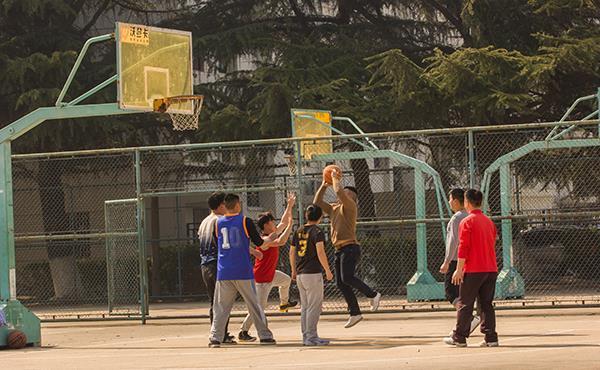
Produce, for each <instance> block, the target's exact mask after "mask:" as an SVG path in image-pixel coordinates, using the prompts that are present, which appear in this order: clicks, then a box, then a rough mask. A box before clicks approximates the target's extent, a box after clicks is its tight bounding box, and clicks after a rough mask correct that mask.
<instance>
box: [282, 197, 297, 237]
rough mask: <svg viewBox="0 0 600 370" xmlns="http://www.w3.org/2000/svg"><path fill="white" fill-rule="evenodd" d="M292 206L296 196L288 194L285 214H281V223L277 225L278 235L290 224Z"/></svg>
mask: <svg viewBox="0 0 600 370" xmlns="http://www.w3.org/2000/svg"><path fill="white" fill-rule="evenodd" d="M294 204H296V194H294V193H290V194H289V195H288V199H287V206H286V207H285V212H283V216H281V222H280V223H279V225H277V232H278V233H282V232H283V231H284V230H285V228H286V227H287V226H288V225H290V224H291V223H292V210H293V209H294Z"/></svg>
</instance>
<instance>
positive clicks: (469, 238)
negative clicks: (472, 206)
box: [458, 209, 498, 273]
mask: <svg viewBox="0 0 600 370" xmlns="http://www.w3.org/2000/svg"><path fill="white" fill-rule="evenodd" d="M458 237H459V240H460V242H459V245H458V258H464V259H465V269H464V271H465V273H467V272H498V265H497V264H496V225H494V223H493V222H492V220H490V219H489V218H488V217H487V216H486V215H484V214H483V213H482V212H481V210H479V209H476V210H473V211H471V213H470V214H469V215H468V216H467V217H465V219H464V220H462V221H461V223H460V226H459V228H458Z"/></svg>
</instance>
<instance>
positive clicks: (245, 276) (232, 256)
mask: <svg viewBox="0 0 600 370" xmlns="http://www.w3.org/2000/svg"><path fill="white" fill-rule="evenodd" d="M245 219H246V217H244V216H243V215H241V214H238V215H233V216H225V217H220V218H219V220H218V221H217V236H218V246H219V258H218V259H217V280H254V274H253V272H252V261H251V260H250V237H249V236H248V231H247V229H246V224H245V222H246V220H245Z"/></svg>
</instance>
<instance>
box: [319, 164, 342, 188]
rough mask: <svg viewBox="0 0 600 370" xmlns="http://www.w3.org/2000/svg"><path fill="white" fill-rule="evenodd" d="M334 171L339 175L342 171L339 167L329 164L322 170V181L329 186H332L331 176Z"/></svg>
mask: <svg viewBox="0 0 600 370" xmlns="http://www.w3.org/2000/svg"><path fill="white" fill-rule="evenodd" d="M334 170H335V171H336V172H337V173H339V174H340V175H341V174H342V169H341V168H340V167H339V166H336V165H335V164H330V165H329V166H327V167H325V168H324V169H323V181H325V182H326V183H328V184H329V185H331V184H333V179H332V176H331V175H332V172H333V171H334Z"/></svg>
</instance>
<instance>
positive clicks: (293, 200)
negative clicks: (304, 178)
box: [287, 193, 296, 208]
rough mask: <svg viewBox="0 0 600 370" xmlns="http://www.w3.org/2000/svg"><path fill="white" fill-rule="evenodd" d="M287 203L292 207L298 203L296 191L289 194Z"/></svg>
mask: <svg viewBox="0 0 600 370" xmlns="http://www.w3.org/2000/svg"><path fill="white" fill-rule="evenodd" d="M287 204H288V206H289V207H290V208H291V207H294V204H296V193H290V194H288V198H287Z"/></svg>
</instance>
